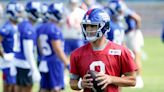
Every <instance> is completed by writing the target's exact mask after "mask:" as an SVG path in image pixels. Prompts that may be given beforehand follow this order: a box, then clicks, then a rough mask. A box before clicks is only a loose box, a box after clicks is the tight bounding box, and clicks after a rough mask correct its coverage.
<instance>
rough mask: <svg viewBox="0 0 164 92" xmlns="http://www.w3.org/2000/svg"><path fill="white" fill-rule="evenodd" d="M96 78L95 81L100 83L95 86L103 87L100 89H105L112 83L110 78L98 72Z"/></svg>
mask: <svg viewBox="0 0 164 92" xmlns="http://www.w3.org/2000/svg"><path fill="white" fill-rule="evenodd" d="M96 77H97V78H96V81H100V82H99V83H98V84H97V85H98V86H100V85H103V86H102V88H101V89H105V88H106V87H107V86H108V85H109V84H111V83H112V77H111V76H110V75H107V74H105V73H102V72H99V73H98V74H97V75H96Z"/></svg>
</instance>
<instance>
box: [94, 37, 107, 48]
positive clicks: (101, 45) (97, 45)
mask: <svg viewBox="0 0 164 92" xmlns="http://www.w3.org/2000/svg"><path fill="white" fill-rule="evenodd" d="M107 43H108V40H107V39H106V38H105V37H102V38H101V39H98V40H96V41H95V42H92V43H91V45H92V48H93V50H103V49H104V48H105V47H106V44H107Z"/></svg>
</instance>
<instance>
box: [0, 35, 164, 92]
mask: <svg viewBox="0 0 164 92" xmlns="http://www.w3.org/2000/svg"><path fill="white" fill-rule="evenodd" d="M144 51H145V53H146V56H147V59H145V60H143V62H142V64H143V80H144V84H145V85H144V88H143V89H132V88H123V89H122V92H164V87H163V86H164V43H161V41H160V39H159V38H145V46H144ZM144 56H145V55H144ZM37 90H38V85H37V84H36V85H35V86H34V91H33V92H38V91H37ZM0 92H2V81H1V80H0ZM64 92H72V91H71V90H70V87H69V86H67V87H66V90H65V91H64Z"/></svg>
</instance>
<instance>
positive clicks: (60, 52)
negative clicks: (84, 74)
mask: <svg viewBox="0 0 164 92" xmlns="http://www.w3.org/2000/svg"><path fill="white" fill-rule="evenodd" d="M63 9H64V7H63V3H53V4H51V5H50V6H49V7H48V13H47V15H46V16H47V17H48V19H49V21H48V22H45V23H43V24H42V25H41V26H40V27H39V28H38V29H37V39H38V47H39V48H38V49H39V53H40V55H41V58H42V59H41V61H40V64H39V70H40V72H41V76H42V77H41V82H40V92H61V90H62V89H64V68H68V69H69V60H68V59H67V57H66V55H65V53H64V39H63V34H62V32H61V29H60V26H59V25H60V22H61V21H62V18H63V13H64V10H63Z"/></svg>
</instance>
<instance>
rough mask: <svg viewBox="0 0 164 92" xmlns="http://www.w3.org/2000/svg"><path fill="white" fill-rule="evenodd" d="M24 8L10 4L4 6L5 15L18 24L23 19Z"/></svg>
mask: <svg viewBox="0 0 164 92" xmlns="http://www.w3.org/2000/svg"><path fill="white" fill-rule="evenodd" d="M23 12H24V7H23V5H22V4H20V3H16V2H10V3H9V4H7V6H6V13H7V15H8V17H9V18H10V19H12V20H14V21H17V22H19V21H20V20H22V18H23Z"/></svg>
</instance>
